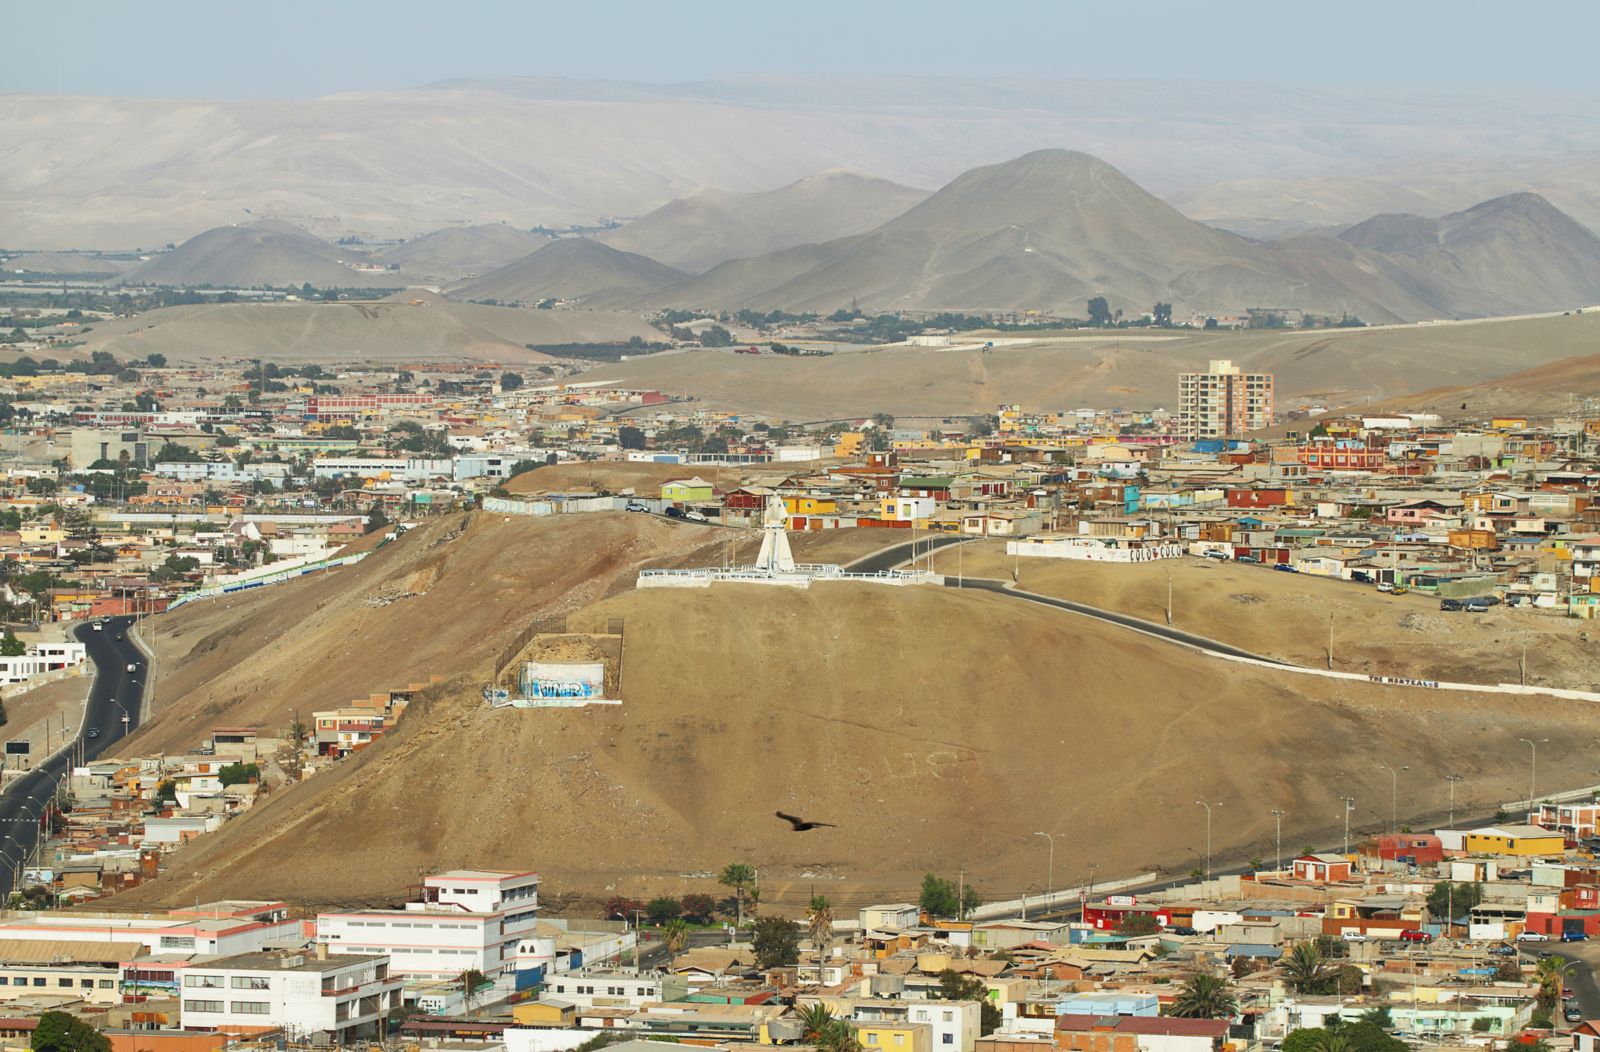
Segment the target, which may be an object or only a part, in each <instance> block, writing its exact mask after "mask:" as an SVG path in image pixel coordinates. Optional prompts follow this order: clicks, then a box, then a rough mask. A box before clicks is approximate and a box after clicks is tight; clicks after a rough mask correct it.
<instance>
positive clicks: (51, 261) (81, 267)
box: [0, 252, 133, 278]
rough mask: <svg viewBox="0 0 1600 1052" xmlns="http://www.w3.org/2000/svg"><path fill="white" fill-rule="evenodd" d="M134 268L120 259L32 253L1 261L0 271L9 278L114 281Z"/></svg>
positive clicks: (62, 253)
mask: <svg viewBox="0 0 1600 1052" xmlns="http://www.w3.org/2000/svg"><path fill="white" fill-rule="evenodd" d="M132 266H133V264H131V263H127V262H124V261H122V260H120V259H107V258H105V257H103V256H96V255H90V254H88V253H85V252H30V253H26V254H24V255H20V256H12V257H10V258H9V259H5V260H3V261H0V269H3V270H4V271H5V272H6V273H8V274H27V275H46V274H49V275H60V276H62V277H83V278H109V277H115V276H116V275H118V274H122V273H124V272H126V271H127V270H129V269H130V268H131V267H132Z"/></svg>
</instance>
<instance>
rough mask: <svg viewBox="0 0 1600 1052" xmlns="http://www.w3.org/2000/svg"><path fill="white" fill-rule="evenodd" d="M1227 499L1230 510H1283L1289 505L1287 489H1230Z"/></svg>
mask: <svg viewBox="0 0 1600 1052" xmlns="http://www.w3.org/2000/svg"><path fill="white" fill-rule="evenodd" d="M1227 497H1228V507H1230V508H1281V507H1283V506H1284V505H1286V504H1288V503H1289V491H1288V490H1286V489H1244V488H1240V489H1230V490H1228V491H1227Z"/></svg>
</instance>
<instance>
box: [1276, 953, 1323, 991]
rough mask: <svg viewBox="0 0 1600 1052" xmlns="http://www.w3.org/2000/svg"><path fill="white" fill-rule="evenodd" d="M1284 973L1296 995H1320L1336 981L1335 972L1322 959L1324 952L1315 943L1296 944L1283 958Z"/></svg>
mask: <svg viewBox="0 0 1600 1052" xmlns="http://www.w3.org/2000/svg"><path fill="white" fill-rule="evenodd" d="M1283 973H1284V976H1285V977H1286V978H1287V979H1288V980H1289V985H1291V986H1293V987H1294V989H1295V993H1301V994H1314V993H1320V992H1321V991H1322V990H1324V989H1326V988H1327V986H1328V984H1329V983H1330V982H1333V981H1334V980H1335V979H1336V975H1335V973H1334V970H1333V969H1332V968H1331V967H1330V966H1329V965H1328V963H1327V962H1326V961H1324V960H1323V959H1322V951H1321V950H1320V949H1319V948H1318V947H1317V944H1316V943H1314V942H1301V943H1296V944H1295V947H1294V949H1292V950H1290V951H1289V954H1288V956H1286V957H1284V958H1283Z"/></svg>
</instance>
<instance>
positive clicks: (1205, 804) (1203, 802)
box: [1195, 800, 1222, 880]
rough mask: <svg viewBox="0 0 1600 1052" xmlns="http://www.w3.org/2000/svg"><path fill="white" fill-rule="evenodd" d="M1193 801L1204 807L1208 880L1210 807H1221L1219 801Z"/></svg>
mask: <svg viewBox="0 0 1600 1052" xmlns="http://www.w3.org/2000/svg"><path fill="white" fill-rule="evenodd" d="M1195 803H1196V804H1199V805H1200V806H1201V807H1203V808H1205V809H1206V879H1207V880H1210V879H1211V809H1212V808H1213V807H1221V806H1222V803H1221V801H1218V802H1217V803H1214V804H1208V803H1206V802H1205V801H1204V800H1196V801H1195Z"/></svg>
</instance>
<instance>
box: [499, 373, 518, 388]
mask: <svg viewBox="0 0 1600 1052" xmlns="http://www.w3.org/2000/svg"><path fill="white" fill-rule="evenodd" d="M521 386H522V374H521V373H501V374H500V390H502V391H515V390H516V389H517V388H519V387H521Z"/></svg>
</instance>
